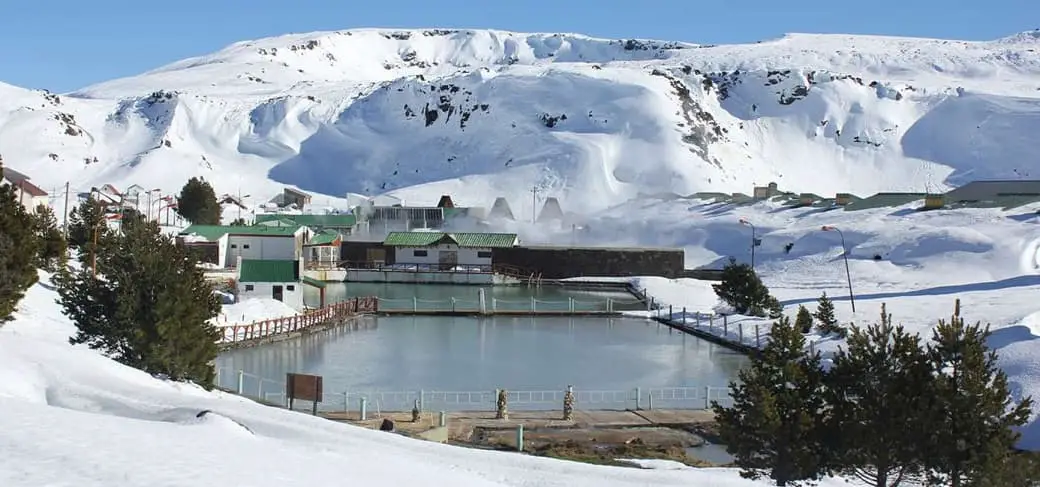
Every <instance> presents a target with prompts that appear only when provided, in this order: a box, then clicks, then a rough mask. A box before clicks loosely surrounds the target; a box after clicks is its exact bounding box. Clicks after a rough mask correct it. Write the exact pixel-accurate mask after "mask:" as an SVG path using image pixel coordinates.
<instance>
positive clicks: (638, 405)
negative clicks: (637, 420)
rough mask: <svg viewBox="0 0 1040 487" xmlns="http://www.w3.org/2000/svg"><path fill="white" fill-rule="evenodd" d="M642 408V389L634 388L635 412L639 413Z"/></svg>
mask: <svg viewBox="0 0 1040 487" xmlns="http://www.w3.org/2000/svg"><path fill="white" fill-rule="evenodd" d="M642 407H643V388H642V387H636V411H639V410H640V409H642Z"/></svg>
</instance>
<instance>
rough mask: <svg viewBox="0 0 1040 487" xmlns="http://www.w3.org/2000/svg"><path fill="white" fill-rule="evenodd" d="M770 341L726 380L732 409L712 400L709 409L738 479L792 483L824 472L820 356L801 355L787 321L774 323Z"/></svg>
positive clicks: (797, 338) (798, 338)
mask: <svg viewBox="0 0 1040 487" xmlns="http://www.w3.org/2000/svg"><path fill="white" fill-rule="evenodd" d="M771 337H772V339H771V340H770V342H769V344H768V345H766V347H765V348H764V349H763V350H762V352H761V354H759V355H756V356H753V357H752V359H751V366H750V367H748V368H746V369H744V370H741V371H740V373H739V381H738V382H730V385H729V389H730V397H731V398H732V399H733V406H732V407H722V406H721V405H719V403H718V402H714V403H713V404H712V409H713V410H714V412H715V419H716V421H717V422H718V424H719V436H720V437H721V443H722V444H725V445H726V451H728V452H729V453H730V454H731V455H733V456H734V457H735V459H736V461H735V463H736V465H737V466H738V467H740V469H741V476H743V477H745V478H750V479H757V478H760V477H763V476H768V477H769V478H771V479H772V480H773V481H775V482H776V485H794V484H797V483H798V482H801V481H805V480H814V479H817V478H819V477H820V476H821V475H822V474H823V473H824V469H825V465H826V461H827V460H826V456H825V451H824V449H823V443H822V438H823V426H824V424H823V418H824V412H825V409H824V401H823V399H824V396H823V386H824V384H823V377H824V373H823V371H822V369H821V368H820V355H819V353H816V354H813V355H811V356H810V355H807V354H806V353H805V351H804V347H805V337H804V336H803V335H802V334H801V333H800V330H798V329H796V328H795V327H794V326H792V325H791V320H790V319H788V318H787V317H782V318H780V319H778V320H777V321H776V322H774V323H773V326H772V331H771Z"/></svg>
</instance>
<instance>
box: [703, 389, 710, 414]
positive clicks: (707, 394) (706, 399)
mask: <svg viewBox="0 0 1040 487" xmlns="http://www.w3.org/2000/svg"><path fill="white" fill-rule="evenodd" d="M704 409H711V386H704Z"/></svg>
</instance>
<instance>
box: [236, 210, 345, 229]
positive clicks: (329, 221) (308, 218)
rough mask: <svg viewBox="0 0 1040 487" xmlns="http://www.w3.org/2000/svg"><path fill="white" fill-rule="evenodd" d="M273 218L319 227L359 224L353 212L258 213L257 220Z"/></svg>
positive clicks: (264, 220)
mask: <svg viewBox="0 0 1040 487" xmlns="http://www.w3.org/2000/svg"><path fill="white" fill-rule="evenodd" d="M272 220H289V221H291V222H295V223H296V224H297V225H303V226H305V227H312V228H315V227H318V228H351V227H353V226H354V225H356V224H357V217H355V216H354V215H352V214H342V215H310V214H305V215H293V214H281V213H273V214H263V215H256V222H257V223H263V222H268V221H272Z"/></svg>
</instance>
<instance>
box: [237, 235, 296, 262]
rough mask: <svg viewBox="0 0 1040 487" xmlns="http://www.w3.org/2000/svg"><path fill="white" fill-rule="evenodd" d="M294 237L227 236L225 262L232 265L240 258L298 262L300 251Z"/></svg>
mask: <svg viewBox="0 0 1040 487" xmlns="http://www.w3.org/2000/svg"><path fill="white" fill-rule="evenodd" d="M296 244H297V239H296V238H294V237H267V236H263V237H261V236H253V235H249V236H246V235H231V236H228V243H227V251H226V254H225V261H226V262H228V263H229V264H233V263H234V262H236V261H237V260H238V257H242V258H243V259H246V260H299V259H300V253H301V252H300V249H299V248H298V247H297V245H296Z"/></svg>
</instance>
